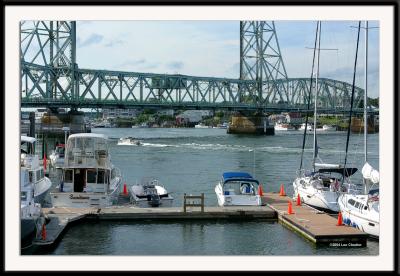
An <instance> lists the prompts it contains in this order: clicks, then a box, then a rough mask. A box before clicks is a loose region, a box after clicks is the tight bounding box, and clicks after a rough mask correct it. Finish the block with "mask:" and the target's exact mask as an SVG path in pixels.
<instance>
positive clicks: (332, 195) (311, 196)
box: [293, 177, 339, 213]
mask: <svg viewBox="0 0 400 276" xmlns="http://www.w3.org/2000/svg"><path fill="white" fill-rule="evenodd" d="M301 180H303V181H304V182H309V181H310V179H309V178H307V177H305V178H297V179H296V180H295V181H294V182H293V188H294V197H295V198H297V195H300V200H301V202H303V203H304V204H307V205H309V206H310V207H313V208H315V209H318V210H321V211H324V212H329V213H338V212H339V205H338V202H337V200H338V197H339V193H338V192H335V191H330V190H321V189H317V188H314V187H313V186H312V185H307V184H306V185H302V184H301Z"/></svg>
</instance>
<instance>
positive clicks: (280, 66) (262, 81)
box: [240, 21, 288, 105]
mask: <svg viewBox="0 0 400 276" xmlns="http://www.w3.org/2000/svg"><path fill="white" fill-rule="evenodd" d="M240 79H241V80H253V81H255V82H257V85H256V89H257V91H254V94H253V95H247V96H251V97H256V98H257V102H260V104H261V105H263V104H265V103H271V102H273V101H274V100H275V101H276V102H278V101H284V99H287V98H288V97H287V95H283V93H285V94H287V89H286V86H283V87H282V86H280V87H279V86H278V84H277V83H276V81H277V80H278V79H279V80H280V81H282V80H285V81H287V79H288V77H287V73H286V68H285V64H284V62H283V59H282V55H281V50H280V47H279V42H278V37H277V35H276V29H275V24H274V21H240ZM282 88H283V89H282Z"/></svg>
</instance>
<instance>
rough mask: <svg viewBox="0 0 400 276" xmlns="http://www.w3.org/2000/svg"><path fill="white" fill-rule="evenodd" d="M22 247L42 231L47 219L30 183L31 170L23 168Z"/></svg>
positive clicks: (21, 197)
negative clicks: (36, 200) (35, 199)
mask: <svg viewBox="0 0 400 276" xmlns="http://www.w3.org/2000/svg"><path fill="white" fill-rule="evenodd" d="M20 174H21V179H20V181H21V196H20V199H21V246H22V247H25V246H28V245H30V244H31V243H32V240H33V239H34V238H35V237H36V235H37V234H38V233H39V232H40V231H41V229H42V226H43V224H44V223H45V219H44V216H43V213H42V209H41V205H40V203H35V201H34V192H33V190H34V189H33V185H32V183H31V182H30V181H29V170H28V169H27V168H21V172H20Z"/></svg>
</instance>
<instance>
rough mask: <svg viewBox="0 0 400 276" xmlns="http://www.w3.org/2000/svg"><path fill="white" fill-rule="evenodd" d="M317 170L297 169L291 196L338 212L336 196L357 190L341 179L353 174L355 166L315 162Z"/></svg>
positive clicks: (323, 208)
mask: <svg viewBox="0 0 400 276" xmlns="http://www.w3.org/2000/svg"><path fill="white" fill-rule="evenodd" d="M315 166H316V167H318V168H319V169H318V170H315V171H307V170H299V171H298V174H297V177H296V179H295V180H294V182H293V189H294V194H293V197H294V198H297V195H299V196H300V200H301V201H302V202H304V203H305V204H307V205H309V206H311V207H313V208H316V209H319V210H322V211H326V212H328V213H338V212H339V205H338V197H339V195H340V194H341V193H343V192H350V191H358V190H357V187H356V186H352V185H350V184H348V183H344V182H343V181H342V179H343V178H345V179H347V178H348V177H350V176H351V175H353V174H354V173H355V172H356V171H357V168H346V169H344V168H343V166H341V165H339V164H326V163H315Z"/></svg>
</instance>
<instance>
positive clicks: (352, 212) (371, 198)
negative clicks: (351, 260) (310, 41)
mask: <svg viewBox="0 0 400 276" xmlns="http://www.w3.org/2000/svg"><path fill="white" fill-rule="evenodd" d="M367 53H368V21H366V22H365V80H364V81H365V92H364V157H365V159H364V166H363V168H362V171H361V172H362V176H363V184H364V192H363V193H348V194H342V195H340V196H339V199H338V204H339V207H340V212H341V213H342V217H343V222H344V224H347V225H351V226H353V227H356V228H358V229H360V230H361V231H363V232H366V233H368V234H370V235H371V236H372V237H375V238H379V171H377V170H376V169H374V168H373V167H372V166H371V165H370V164H369V163H368V158H367V131H368V126H367V124H368V120H367V99H368V98H367V68H368V67H367V60H368V55H367Z"/></svg>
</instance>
